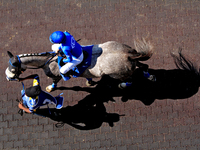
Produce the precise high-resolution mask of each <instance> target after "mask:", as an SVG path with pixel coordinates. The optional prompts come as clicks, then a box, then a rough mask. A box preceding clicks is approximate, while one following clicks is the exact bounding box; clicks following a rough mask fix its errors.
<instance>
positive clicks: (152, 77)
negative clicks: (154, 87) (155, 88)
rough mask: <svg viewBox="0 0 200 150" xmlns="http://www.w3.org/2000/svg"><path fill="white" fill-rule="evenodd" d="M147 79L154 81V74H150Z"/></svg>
mask: <svg viewBox="0 0 200 150" xmlns="http://www.w3.org/2000/svg"><path fill="white" fill-rule="evenodd" d="M148 80H150V81H153V82H155V81H156V76H155V75H150V76H149V77H148Z"/></svg>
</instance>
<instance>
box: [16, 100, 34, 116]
mask: <svg viewBox="0 0 200 150" xmlns="http://www.w3.org/2000/svg"><path fill="white" fill-rule="evenodd" d="M18 107H19V108H20V109H22V110H24V111H25V112H27V113H29V114H31V111H30V110H29V109H28V108H26V107H24V105H23V104H22V102H20V103H19V104H18Z"/></svg>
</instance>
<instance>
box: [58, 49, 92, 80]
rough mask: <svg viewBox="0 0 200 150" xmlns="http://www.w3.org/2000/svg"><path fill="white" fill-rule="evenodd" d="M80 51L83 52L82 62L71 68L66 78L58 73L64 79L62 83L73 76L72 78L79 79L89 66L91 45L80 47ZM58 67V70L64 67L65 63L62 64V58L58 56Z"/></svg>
mask: <svg viewBox="0 0 200 150" xmlns="http://www.w3.org/2000/svg"><path fill="white" fill-rule="evenodd" d="M81 47H82V50H83V56H84V57H83V61H82V62H81V63H80V64H79V65H77V66H76V67H74V68H72V69H71V70H70V71H69V72H68V73H67V76H65V75H63V74H61V73H60V75H61V76H62V78H63V79H64V81H67V80H69V79H70V78H71V77H70V76H73V77H74V78H77V77H79V76H80V75H81V74H82V73H83V72H84V71H85V70H86V69H87V68H88V67H89V66H90V65H91V59H92V48H93V45H89V46H81ZM57 61H58V66H59V69H60V68H61V67H62V66H63V65H65V63H64V62H63V57H61V56H58V60H57Z"/></svg>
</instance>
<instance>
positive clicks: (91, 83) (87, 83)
mask: <svg viewBox="0 0 200 150" xmlns="http://www.w3.org/2000/svg"><path fill="white" fill-rule="evenodd" d="M94 85H95V82H94V81H86V86H94Z"/></svg>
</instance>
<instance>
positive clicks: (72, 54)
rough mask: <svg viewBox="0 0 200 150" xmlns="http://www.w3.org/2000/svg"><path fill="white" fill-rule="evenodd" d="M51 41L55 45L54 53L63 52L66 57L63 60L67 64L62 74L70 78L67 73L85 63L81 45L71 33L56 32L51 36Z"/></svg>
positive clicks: (61, 69)
mask: <svg viewBox="0 0 200 150" xmlns="http://www.w3.org/2000/svg"><path fill="white" fill-rule="evenodd" d="M49 40H50V41H51V42H52V43H54V44H53V45H52V50H53V51H55V52H56V53H58V52H59V51H61V52H63V53H64V55H65V56H66V58H64V59H63V62H64V63H66V64H65V65H64V66H62V67H61V68H60V73H61V74H63V75H66V76H68V75H67V72H68V71H70V70H71V69H72V68H74V67H75V66H77V65H78V64H80V63H81V62H82V61H83V51H82V48H81V45H80V44H79V43H77V42H76V40H75V39H74V37H73V36H72V35H71V34H70V33H69V32H62V31H55V32H53V33H52V34H51V35H50V37H49Z"/></svg>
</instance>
